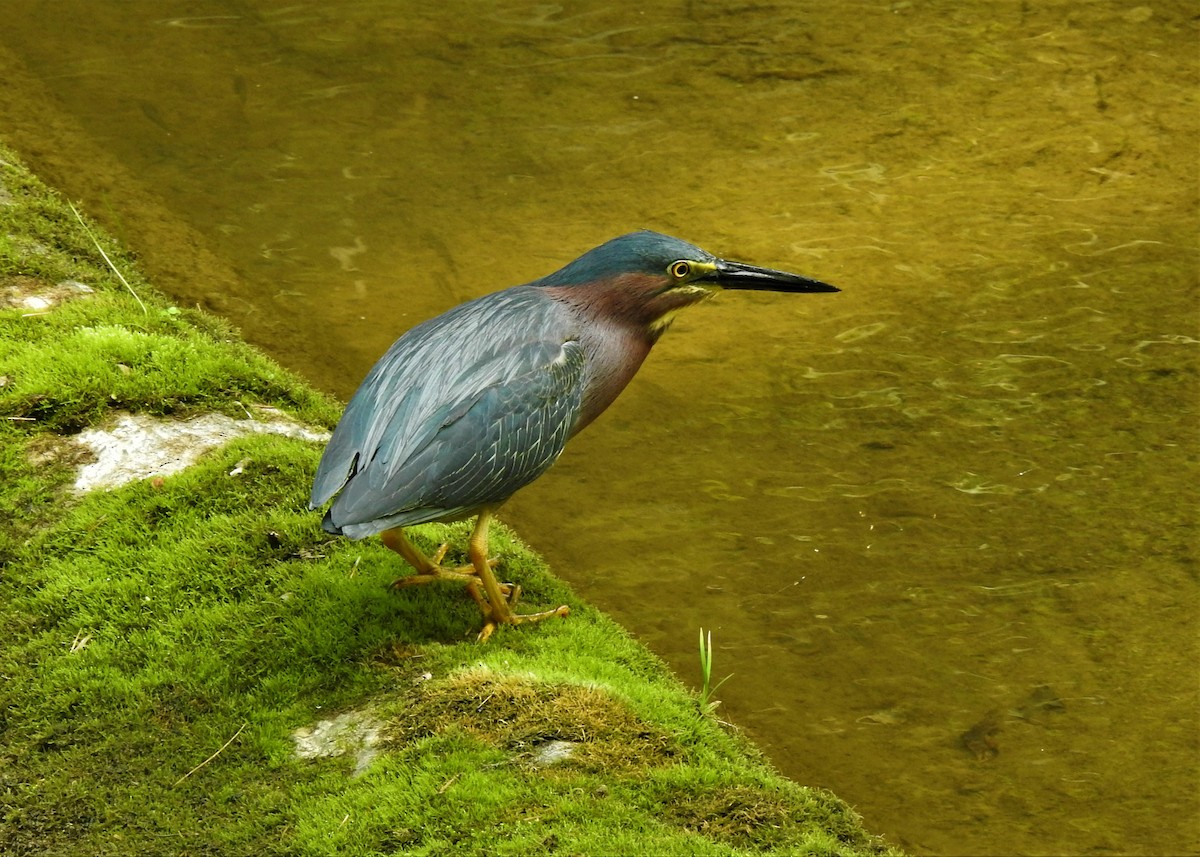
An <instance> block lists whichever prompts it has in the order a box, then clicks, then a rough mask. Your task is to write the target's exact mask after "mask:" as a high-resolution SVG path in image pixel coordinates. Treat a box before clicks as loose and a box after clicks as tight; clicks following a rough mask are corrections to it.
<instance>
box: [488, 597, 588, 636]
mask: <svg viewBox="0 0 1200 857" xmlns="http://www.w3.org/2000/svg"><path fill="white" fill-rule="evenodd" d="M570 612H571V608H570V607H568V606H567V605H566V604H564V605H563V606H561V607H555V608H554V609H553V610H543V611H542V612H541V613H523V614H522V613H512V612H509V613H508V616H507V618H504V619H498V618H496V617H495V616H494V615H489V614H488V613H485V614H484V622H483V629H482V630H480V632H479V636H478V637H477V638H476V639H478V641H479V642H481V643H485V642H487V639H488V637H490V636H492V632H493V631H495V630H496V626H497V625H498V624H500V623H504V624H507V625H524V624H525V623H527V622H540V621H542V620H543V619H549V618H551V617H553V616H566V615H568V614H569V613H570ZM491 613H492V614H494V613H495V611H491Z"/></svg>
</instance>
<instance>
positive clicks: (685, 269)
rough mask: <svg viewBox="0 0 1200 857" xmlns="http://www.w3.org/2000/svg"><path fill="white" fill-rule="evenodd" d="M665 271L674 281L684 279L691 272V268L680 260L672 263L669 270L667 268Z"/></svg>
mask: <svg viewBox="0 0 1200 857" xmlns="http://www.w3.org/2000/svg"><path fill="white" fill-rule="evenodd" d="M667 271H668V272H669V273H670V274H671V276H672V277H674V278H675V279H677V280H682V279H683V278H684V277H686V276H687V275H688V274H690V273H691V272H692V266H691V264H690V263H688V262H685V261H683V260H682V259H680V260H679V261H678V262H672V263H671V266H670V267H669V268H667Z"/></svg>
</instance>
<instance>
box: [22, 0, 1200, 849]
mask: <svg viewBox="0 0 1200 857" xmlns="http://www.w3.org/2000/svg"><path fill="white" fill-rule="evenodd" d="M412 5H414V6H415V5H416V4H412ZM85 7H86V10H87V12H86V15H85V14H83V11H82V10H83V9H84V8H85ZM481 8H482V7H480V6H478V5H477V4H466V3H461V2H449V3H443V4H439V6H438V7H437V8H436V9H421V8H416V9H405V8H404V7H403V5H402V4H399V3H396V2H390V0H389V2H378V3H365V2H364V3H356V4H353V6H352V8H349V9H338V10H336V12H335V11H334V10H333V9H331V8H329V7H327V6H326V5H325V4H316V3H296V2H277V3H271V2H255V3H249V2H233V0H212V2H189V3H168V4H150V3H145V4H90V3H88V4H84V3H82V2H78V0H75V2H59V3H55V4H50V5H47V4H43V3H37V2H32V0H9V3H8V4H7V5H6V13H7V14H6V17H7V20H6V23H5V26H4V28H2V29H0V46H3V47H4V48H6V49H7V50H8V51H10V52H12V54H13V56H15V57H17V58H18V59H19V60H20V62H21V63H23V65H24V73H22V74H21V75H12V74H9V89H8V91H9V96H10V97H9V98H8V99H7V103H6V104H5V105H4V106H3V107H0V114H3V118H5V127H7V128H9V131H7V132H5V133H6V134H7V136H8V138H9V139H10V141H11V142H13V143H14V144H16V145H18V146H19V147H21V148H22V149H23V150H24V151H25V152H26V153H27V154H29V155H30V158H31V160H32V161H33V165H34V166H35V167H37V168H39V169H40V170H41V171H42V172H43V174H44V175H46V176H47V177H48V178H50V179H51V180H53V181H54V182H55V183H56V184H57V185H58V186H59V187H60V188H62V189H63V190H64V191H65V192H67V193H68V194H70V195H72V196H74V197H77V198H81V199H83V200H84V201H85V203H86V204H87V205H88V207H89V209H90V210H91V211H93V212H94V213H95V214H96V215H97V216H99V217H100V218H101V219H102V220H104V221H105V222H106V225H108V226H109V227H110V228H112V229H113V230H114V231H116V232H117V233H118V234H119V235H121V237H122V238H123V239H124V240H125V241H126V242H127V243H128V244H129V245H130V246H132V247H134V248H135V249H136V250H137V251H138V252H139V253H140V254H141V255H142V258H143V262H144V265H145V267H146V269H147V270H148V271H150V272H151V273H152V274H154V275H155V276H156V277H157V278H158V280H159V282H160V284H162V285H163V286H164V287H166V288H169V289H171V290H173V292H174V293H175V295H176V296H177V298H178V299H179V300H180V301H181V302H187V303H199V304H201V305H204V306H207V307H209V308H212V309H215V310H216V311H218V312H220V313H222V314H223V315H225V316H226V317H228V318H230V319H232V320H233V321H235V322H236V323H237V324H239V325H240V326H241V327H242V328H243V330H244V331H245V332H246V334H247V335H248V337H249V338H250V339H251V340H252V341H254V342H256V343H258V344H259V345H261V346H263V347H264V348H266V349H267V350H269V351H271V352H272V353H274V354H275V355H276V356H278V357H279V358H280V359H281V360H283V361H284V362H285V363H287V364H288V365H290V366H292V367H294V368H296V369H297V370H299V371H301V372H302V373H304V374H305V375H307V376H308V377H310V378H312V379H313V380H314V381H315V382H316V383H317V384H319V385H321V386H323V387H325V388H326V389H329V390H331V391H333V392H335V393H337V394H339V395H341V396H348V395H349V394H350V393H351V392H352V391H353V388H354V386H355V385H356V384H357V382H358V380H359V379H360V378H361V377H362V375H363V374H364V373H365V371H366V370H367V368H369V366H370V365H371V363H372V362H373V361H374V360H375V358H376V357H377V356H378V355H379V354H380V353H381V352H382V351H383V350H384V349H385V348H386V347H387V345H388V344H389V343H390V342H391V340H392V339H393V338H394V337H395V336H396V335H398V334H399V333H400V332H402V331H403V330H405V329H406V328H408V327H410V326H412V325H413V324H415V323H416V322H418V321H420V320H421V319H423V318H425V317H428V316H429V315H432V314H434V313H436V312H439V311H441V310H443V309H445V308H447V307H448V306H450V305H453V304H455V303H457V302H459V301H462V300H464V299H467V298H469V297H473V296H475V295H477V294H481V293H483V292H487V291H491V290H493V289H494V288H497V287H500V286H504V285H509V284H513V283H517V282H522V281H525V280H528V279H532V278H534V277H536V276H540V275H541V274H544V273H547V272H549V271H550V270H553V269H554V268H556V267H558V266H559V265H560V264H562V263H563V262H565V261H567V260H569V259H570V258H572V257H574V256H575V255H577V254H578V253H580V252H582V251H583V250H585V249H587V248H588V247H591V246H593V245H595V244H597V243H599V242H600V241H602V240H604V239H605V238H607V237H610V236H612V235H615V234H618V233H620V232H624V231H628V230H629V229H631V228H636V227H640V226H645V227H650V228H655V229H659V230H662V231H665V232H669V233H672V234H676V235H679V236H680V237H684V238H687V239H689V240H692V241H694V242H696V243H699V244H700V245H702V246H704V247H706V248H707V249H709V250H712V251H713V252H716V253H718V254H721V255H726V256H729V257H731V258H737V259H742V260H745V261H750V262H754V263H757V264H763V265H771V266H776V267H783V268H790V269H793V270H797V271H801V272H803V273H807V274H810V275H812V276H815V277H819V278H821V279H824V280H826V281H829V282H833V283H835V284H837V285H840V286H841V287H842V288H843V289H844V291H843V292H842V293H841V294H838V295H816V296H786V295H756V294H728V295H723V296H721V297H720V298H719V299H718V300H717V301H716V302H713V303H710V304H708V305H705V306H703V307H699V308H697V309H694V310H691V311H689V312H688V313H685V314H684V315H682V316H681V317H680V319H679V321H678V322H677V323H676V325H675V328H674V330H673V331H672V332H671V333H670V334H668V336H667V337H665V338H664V340H663V341H662V343H661V344H660V346H659V347H658V348H657V349H656V352H655V354H654V355H653V356H652V357H651V359H650V360H649V361H648V364H647V365H646V367H645V368H644V369H643V371H642V372H641V374H640V375H639V377H638V378H637V379H636V380H635V382H634V383H633V384H632V385H631V387H630V389H629V390H628V391H627V392H626V393H625V394H624V396H623V397H622V399H621V400H620V401H619V402H618V403H617V405H615V406H614V407H613V409H612V410H611V411H610V412H609V413H608V414H606V415H605V416H604V417H603V418H601V420H600V421H599V422H598V423H597V425H596V426H595V427H594V428H592V429H590V430H589V431H587V432H585V433H584V434H583V435H581V436H580V437H579V438H577V439H576V440H575V441H574V442H573V444H572V447H571V448H570V450H569V451H568V452H567V453H566V454H565V455H564V457H563V459H562V460H561V461H560V462H559V464H558V465H557V466H556V468H555V470H554V471H553V472H552V473H551V474H550V475H549V476H547V477H546V478H544V479H542V480H541V481H539V482H538V483H536V484H535V485H533V486H531V487H530V488H528V489H526V490H525V491H524V492H522V493H521V494H519V495H518V496H517V497H516V498H514V500H513V501H512V502H511V503H510V504H509V505H508V506H507V507H506V508H505V510H504V517H505V518H506V519H507V520H509V521H510V522H512V523H514V524H516V525H517V527H518V529H519V530H520V531H521V533H522V534H523V535H524V536H525V538H526V539H527V540H528V541H530V542H531V543H532V544H533V545H534V546H535V547H536V548H537V549H538V550H540V551H542V552H543V553H544V554H545V555H546V556H547V557H548V558H549V559H550V560H551V562H552V563H553V564H554V567H555V570H556V571H557V572H558V573H559V574H560V575H562V576H563V577H565V578H566V579H568V580H570V581H571V582H572V583H573V584H574V585H575V586H576V587H577V588H578V589H579V591H580V592H581V594H583V595H584V596H585V597H587V598H588V599H589V600H591V601H593V602H594V603H596V604H598V605H599V606H601V607H602V608H603V609H605V610H606V611H608V612H609V613H611V614H612V615H613V616H615V617H616V618H617V619H618V620H620V621H621V622H622V623H623V624H624V625H625V626H626V627H628V628H630V629H631V630H632V631H633V632H634V633H635V634H637V635H638V636H639V637H640V638H641V639H643V640H645V641H646V642H647V643H648V644H649V645H650V646H652V647H653V648H654V649H655V650H656V651H657V652H659V653H660V654H661V655H663V656H664V657H665V658H666V659H667V660H668V661H669V662H670V663H671V664H673V665H674V666H675V668H676V669H677V670H678V671H679V672H680V674H681V675H683V676H684V677H685V678H689V679H691V678H692V677H694V676H695V673H696V670H697V666H696V664H697V658H696V653H695V642H694V641H695V637H696V630H697V628H698V627H700V626H703V627H704V628H706V629H712V631H713V639H714V643H715V644H716V665H715V673H716V675H717V677H718V678H719V677H721V676H724V675H725V674H726V673H733V677H732V678H731V679H730V680H729V681H728V682H727V683H726V684H725V685H724V686H723V687H722V688H721V691H720V693H719V696H720V697H721V698H722V699H723V705H722V707H721V709H720V711H721V712H722V714H723V716H725V717H727V718H728V719H730V720H731V721H733V722H734V723H736V724H738V725H739V726H741V727H742V728H744V729H745V730H746V731H747V732H748V733H749V734H750V735H751V736H752V737H753V738H754V739H755V740H756V741H757V742H758V743H759V744H760V745H762V746H763V747H764V748H765V749H766V750H767V751H768V753H769V754H770V756H771V758H772V760H773V761H774V762H775V764H776V765H777V766H779V767H780V769H782V770H783V771H784V772H785V773H787V774H788V775H790V776H792V777H793V778H795V779H796V780H798V781H800V782H803V783H807V784H812V785H823V786H828V787H830V788H832V789H833V790H834V791H835V792H837V793H838V794H839V795H840V796H842V797H843V798H845V799H846V800H848V801H849V802H850V803H852V804H853V805H854V806H855V807H856V808H857V809H858V810H859V811H860V812H861V813H862V814H863V816H864V817H865V819H866V822H867V825H868V826H869V827H870V828H871V829H873V830H875V831H878V832H881V833H884V834H886V835H887V836H888V837H889V838H891V839H892V840H893V841H895V842H897V843H899V844H901V845H903V846H904V847H906V848H908V849H911V850H913V851H915V852H919V853H931V854H996V853H1018V852H1019V853H1073V854H1107V853H1145V854H1159V853H1200V803H1198V801H1200V797H1198V784H1197V777H1196V770H1197V763H1198V761H1200V758H1198V756H1200V754H1198V753H1197V741H1198V735H1200V731H1198V729H1197V716H1196V715H1197V703H1198V680H1197V679H1198V675H1197V667H1196V664H1197V662H1198V661H1197V654H1200V653H1198V652H1197V649H1198V648H1200V647H1198V645H1197V640H1198V635H1197V630H1198V627H1197V618H1198V615H1197V614H1198V610H1197V607H1198V603H1200V599H1198V597H1197V595H1198V587H1197V571H1196V551H1195V546H1196V533H1197V530H1196V502H1195V500H1196V497H1195V494H1196V492H1195V488H1194V486H1195V484H1196V482H1197V472H1196V471H1197V466H1196V461H1197V452H1198V449H1200V444H1198V443H1197V420H1196V418H1197V405H1198V398H1200V385H1198V383H1197V364H1198V360H1197V345H1198V344H1200V325H1198V320H1200V319H1198V312H1197V307H1198V305H1200V304H1198V299H1200V294H1198V292H1200V289H1198V282H1200V277H1198V275H1197V274H1198V270H1197V246H1196V234H1197V225H1198V223H1200V218H1198V216H1197V212H1198V204H1197V178H1198V177H1197V172H1198V170H1197V166H1198V164H1197V148H1196V140H1197V135H1196V131H1197V126H1198V125H1200V113H1198V112H1197V105H1196V92H1197V89H1196V84H1197V83H1198V82H1200V81H1198V75H1197V50H1196V47H1197V29H1196V26H1197V25H1196V20H1195V18H1194V17H1193V16H1192V12H1191V11H1190V10H1189V8H1188V7H1187V6H1186V5H1185V4H1182V3H1177V4H1169V3H1168V4H1157V5H1154V6H1129V5H1123V4H1116V3H1089V4H1039V5H1037V6H1036V7H1035V6H1034V5H1033V4H1016V3H1013V4H991V3H982V2H969V3H967V4H965V5H964V4H961V3H949V2H944V1H943V0H939V2H932V3H908V2H893V3H890V4H889V3H870V4H868V3H846V4H836V5H827V4H816V3H798V4H783V3H780V4H770V3H766V4H724V5H710V4H703V3H696V2H686V3H683V4H679V5H677V6H673V7H669V8H663V9H661V10H659V9H651V8H642V7H639V6H636V5H628V6H626V5H623V4H618V5H613V4H608V5H605V6H604V7H603V8H595V6H594V4H584V3H577V4H562V5H513V6H503V7H500V10H499V11H497V12H495V13H494V14H486V13H481V11H480V10H481ZM10 62H11V60H10ZM9 70H10V72H11V67H10V69H9ZM39 87H43V88H44V90H45V92H48V93H49V96H50V97H51V98H52V99H53V100H54V103H55V106H56V108H57V109H59V110H60V112H61V115H62V116H63V117H66V118H64V119H63V121H62V122H61V123H58V124H53V125H52V124H50V123H47V122H40V121H39V122H33V121H22V118H21V117H23V116H24V117H28V115H29V114H30V111H31V109H32V108H31V107H30V104H31V103H32V102H23V101H22V98H38V97H39V95H38V92H39ZM84 153H87V155H86V158H87V159H86V160H83V159H84V158H85V154H84ZM172 220H175V221H179V222H180V223H182V224H183V225H184V226H183V227H181V228H179V229H173V228H168V227H164V226H163V225H162V224H163V223H164V222H168V221H172ZM164 230H165V231H164Z"/></svg>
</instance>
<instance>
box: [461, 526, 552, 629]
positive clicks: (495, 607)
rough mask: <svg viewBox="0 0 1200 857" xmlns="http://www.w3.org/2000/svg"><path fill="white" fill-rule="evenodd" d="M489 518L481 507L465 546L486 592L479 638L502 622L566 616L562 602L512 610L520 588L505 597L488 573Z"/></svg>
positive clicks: (489, 566) (513, 623)
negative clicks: (534, 610) (540, 608)
mask: <svg viewBox="0 0 1200 857" xmlns="http://www.w3.org/2000/svg"><path fill="white" fill-rule="evenodd" d="M491 519H492V510H491V509H487V508H484V509H482V510H481V511H480V512H479V518H478V520H476V522H475V531H474V532H473V533H471V541H470V543H469V545H468V548H467V556H468V557H470V559H471V564H472V565H474V566H475V573H476V574H478V575H479V579H480V581H482V582H483V591H484V592H485V593H486V594H487V599H488V606H489V607H490V608H491V609H490V610H485V611H484V614H483V630H481V631H480V632H479V639H480V641H483V640H486V639H487V638H488V637H490V636H491V635H492V632H493V631H494V630H496V626H497V625H499V624H502V623H507V624H509V625H519V624H521V623H522V622H540V621H541V620H542V619H549V618H550V617H551V616H566V615H567V614H568V613H570V612H571V609H570V608H569V607H567V605H565V604H564V605H563V606H561V607H557V608H555V609H554V610H544V611H542V612H541V613H523V614H522V613H514V612H513V611H512V606H513V605H514V604H515V603H516V599H517V597H519V595H520V591H521V590H520V588H516V589H513V590H511V592H510V593H509V597H505V595H504V594H502V593H501V591H500V584H498V583H497V582H496V575H494V574H492V566H491V563H489V562H488V558H487V555H488V551H487V547H488V523H489V522H490V521H491Z"/></svg>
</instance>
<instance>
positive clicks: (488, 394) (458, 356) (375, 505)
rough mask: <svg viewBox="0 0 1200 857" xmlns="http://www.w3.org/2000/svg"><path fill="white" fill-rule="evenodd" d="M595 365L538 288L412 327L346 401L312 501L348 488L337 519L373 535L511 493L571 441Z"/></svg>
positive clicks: (358, 533)
mask: <svg viewBox="0 0 1200 857" xmlns="http://www.w3.org/2000/svg"><path fill="white" fill-rule="evenodd" d="M584 364H585V355H584V352H583V348H582V347H581V346H580V344H579V342H578V341H577V339H576V338H575V335H574V332H573V330H572V323H571V319H570V317H569V316H568V315H567V314H565V313H563V312H562V311H561V309H560V308H559V306H558V305H557V304H556V303H555V302H554V301H553V300H552V299H550V298H547V297H545V296H544V295H543V294H542V293H540V292H539V291H538V290H536V289H530V288H528V287H517V288H514V289H507V290H505V291H503V292H497V293H495V294H492V295H487V296H485V297H483V298H480V299H478V300H476V301H472V302H470V303H467V304H463V305H461V306H459V307H456V308H454V309H452V310H450V311H449V312H447V313H445V314H443V315H441V316H438V317H437V318H435V319H431V320H430V321H428V322H425V323H424V324H422V325H419V326H418V327H415V328H413V329H412V330H411V331H409V332H408V333H407V334H405V335H404V336H402V337H401V338H400V339H399V340H397V341H396V343H395V344H394V345H393V346H392V347H391V348H390V349H389V350H388V352H387V354H385V355H384V356H383V358H381V359H380V361H379V362H378V363H377V364H376V365H375V367H374V368H373V369H372V370H371V372H370V373H368V375H367V377H366V379H364V381H363V383H362V385H361V386H360V387H359V390H358V392H357V393H355V395H354V397H353V398H352V399H351V401H350V404H349V405H347V407H346V412H345V414H344V415H343V417H342V420H341V421H340V422H339V423H338V426H337V429H336V430H335V431H334V434H333V437H332V438H331V439H330V442H329V445H328V447H327V448H326V451H325V455H324V456H323V457H322V459H321V464H320V466H319V467H318V468H317V475H316V478H315V480H314V484H313V491H312V496H311V499H310V506H311V507H313V508H316V507H317V506H319V505H321V504H323V503H324V502H325V501H326V500H328V499H329V498H330V497H331V496H333V495H334V494H337V499H336V500H335V501H334V504H333V506H332V508H331V509H330V512H329V514H327V515H326V527H327V528H328V529H331V530H333V531H335V532H343V533H345V534H346V535H349V536H351V537H353V538H362V537H363V536H367V535H370V534H372V533H375V532H379V531H381V530H384V529H387V528H389V527H394V526H404V525H407V524H414V523H422V522H424V521H433V520H451V519H454V518H456V517H463V516H466V515H469V514H471V513H472V512H473V511H475V510H477V509H478V508H480V507H481V506H484V505H489V504H495V503H499V502H501V501H503V500H504V499H507V498H508V497H509V496H511V495H512V494H513V492H515V491H516V490H517V489H518V488H520V487H522V486H524V485H526V484H528V483H529V482H531V481H533V480H534V479H536V478H537V477H538V476H540V475H541V474H542V473H543V472H545V470H546V469H547V468H548V467H549V466H550V465H551V464H553V463H554V461H555V460H556V459H557V458H558V456H559V454H560V453H561V452H562V450H563V447H564V446H565V445H566V441H567V438H569V437H570V435H571V432H572V430H573V429H574V427H575V424H576V422H577V421H578V417H579V412H580V405H581V402H582V397H583V386H584V384H583V377H584ZM339 491H340V493H339Z"/></svg>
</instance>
